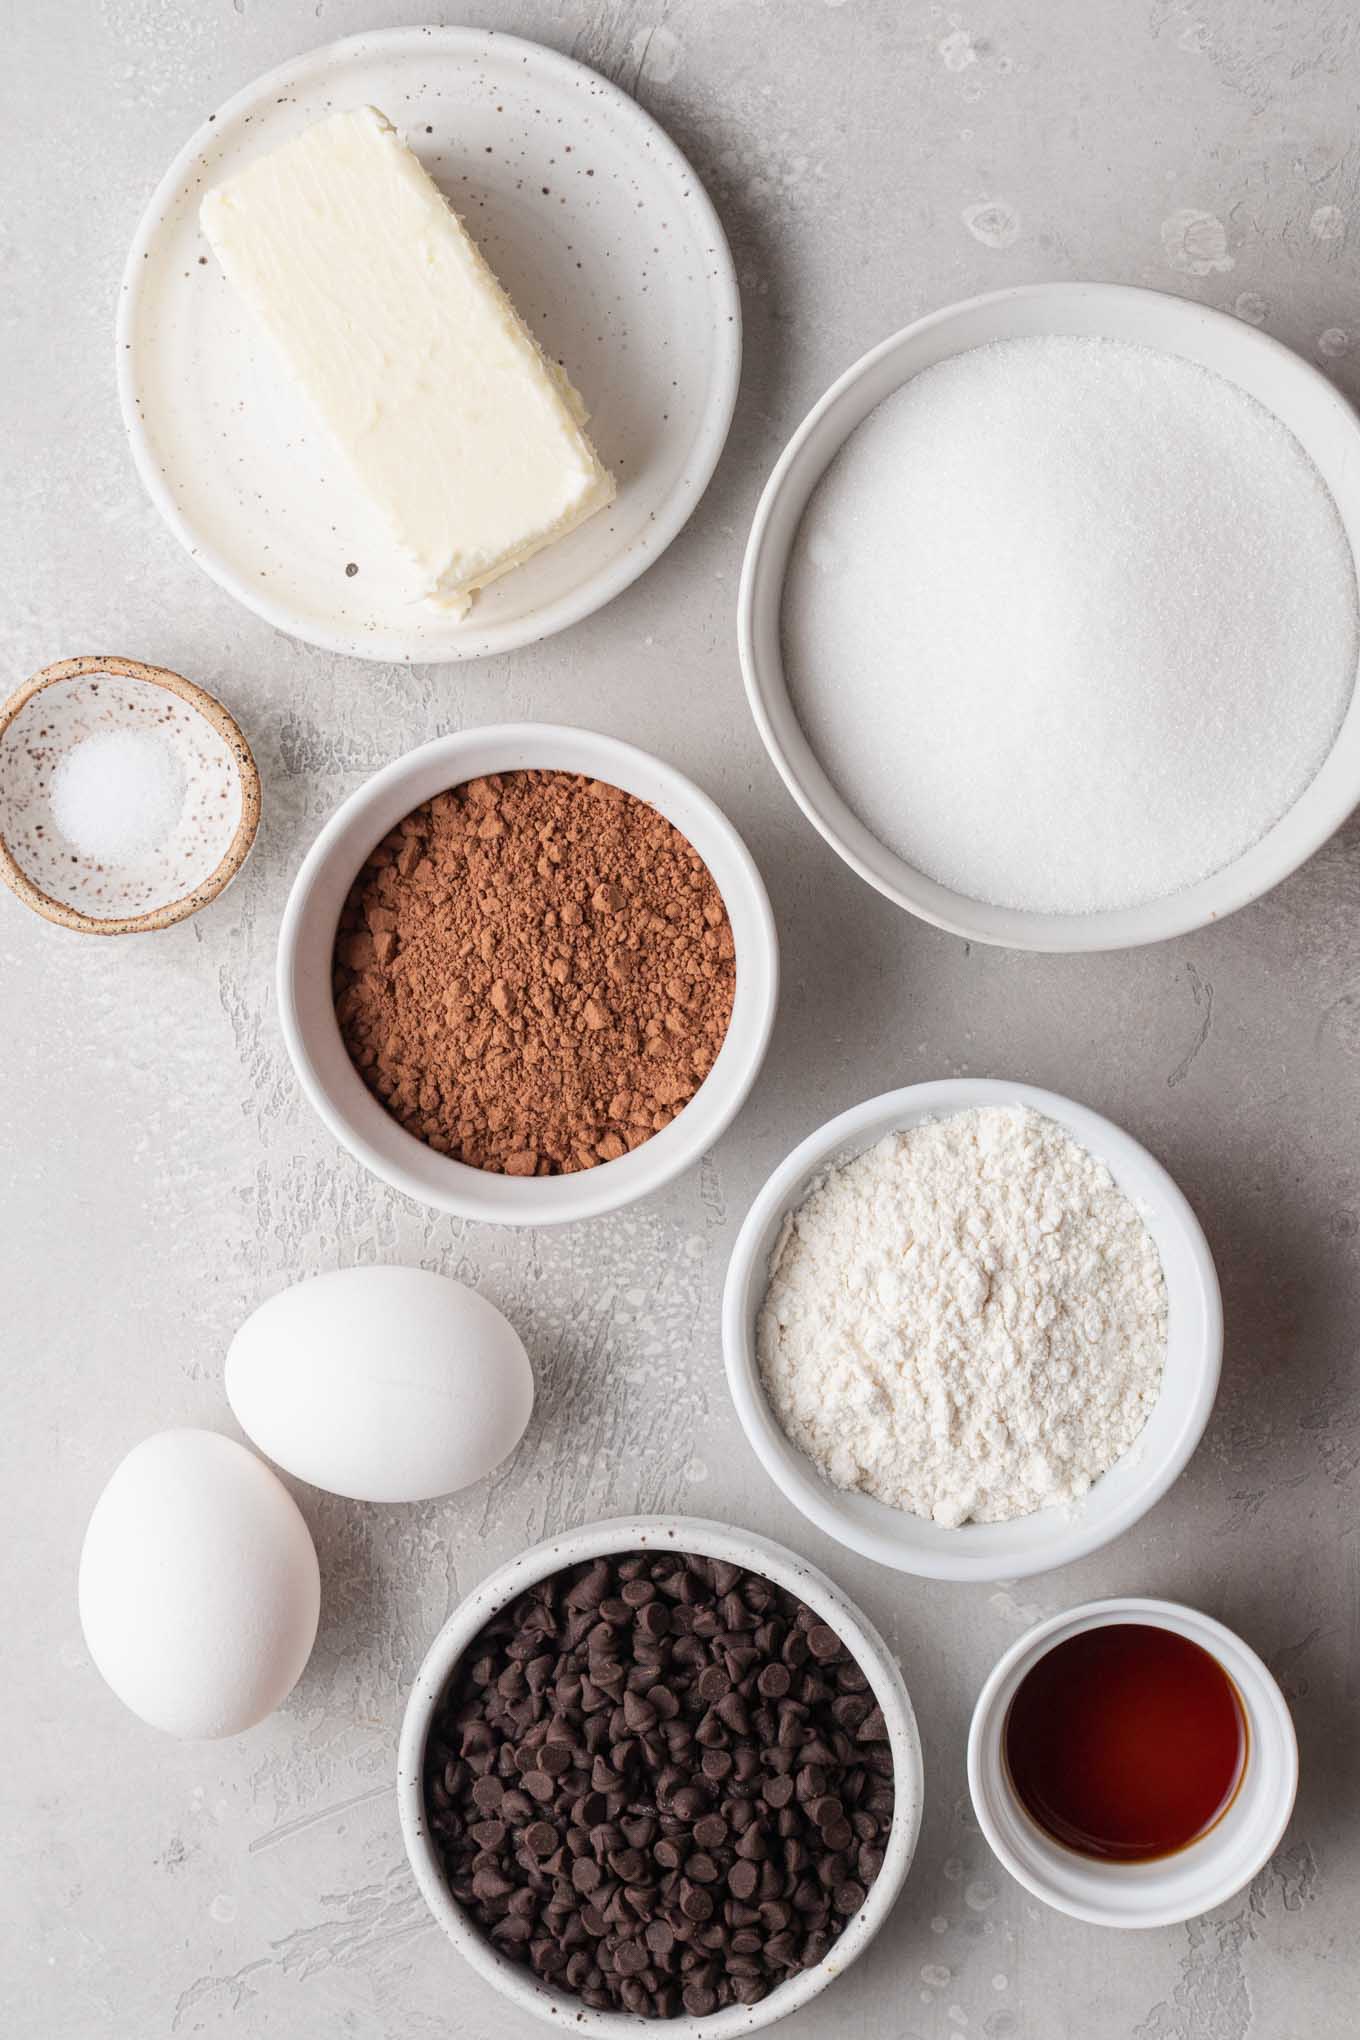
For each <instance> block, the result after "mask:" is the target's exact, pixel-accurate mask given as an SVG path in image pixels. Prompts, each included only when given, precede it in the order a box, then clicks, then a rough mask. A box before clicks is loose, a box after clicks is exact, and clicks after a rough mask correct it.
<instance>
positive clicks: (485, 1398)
mask: <svg viewBox="0 0 1360 2040" xmlns="http://www.w3.org/2000/svg"><path fill="white" fill-rule="evenodd" d="M227 1398H228V1400H229V1402H230V1403H231V1406H232V1408H233V1410H234V1411H235V1412H236V1419H237V1422H238V1423H239V1424H240V1426H241V1429H242V1430H243V1431H244V1432H245V1433H246V1435H247V1436H248V1437H249V1438H252V1439H253V1440H254V1442H255V1443H256V1444H257V1445H258V1446H259V1448H260V1450H261V1451H262V1452H267V1453H268V1454H269V1457H270V1458H271V1459H273V1460H276V1461H277V1462H278V1464H279V1465H280V1466H282V1467H283V1468H285V1470H286V1471H287V1472H289V1473H292V1474H296V1475H297V1477H298V1479H299V1480H307V1481H311V1482H312V1483H313V1485H314V1486H316V1487H320V1488H328V1489H329V1490H330V1492H331V1493H332V1494H336V1495H348V1496H350V1497H351V1499H352V1500H354V1501H360V1502H418V1501H423V1500H425V1499H427V1498H428V1497H430V1496H432V1495H447V1494H451V1493H452V1492H453V1490H454V1489H455V1488H463V1487H468V1486H470V1485H471V1483H472V1482H473V1481H475V1480H480V1479H481V1478H482V1476H483V1475H484V1474H487V1473H490V1472H491V1469H492V1468H493V1467H494V1466H499V1464H500V1462H501V1461H502V1460H503V1459H505V1458H506V1457H507V1456H508V1455H509V1454H510V1453H511V1452H513V1451H514V1449H515V1447H516V1445H518V1443H519V1441H520V1439H521V1438H522V1437H523V1435H524V1427H525V1425H526V1424H527V1423H528V1421H529V1413H530V1411H531V1410H532V1409H533V1406H534V1377H533V1372H532V1370H531V1368H530V1366H529V1358H528V1355H527V1354H526V1352H525V1350H524V1346H523V1344H522V1342H521V1340H520V1338H519V1334H518V1333H517V1332H516V1331H515V1330H514V1328H513V1326H512V1325H510V1324H509V1323H508V1322H507V1321H506V1319H505V1318H504V1317H502V1315H501V1313H500V1312H499V1311H498V1310H497V1309H496V1306H495V1304H494V1303H488V1302H487V1300H486V1298H485V1297H484V1296H478V1294H477V1292H476V1290H475V1289H468V1288H466V1287H465V1286H464V1284H463V1283H461V1282H454V1281H452V1280H451V1279H450V1278H449V1277H448V1276H447V1275H432V1274H429V1273H427V1272H426V1271H425V1270H424V1269H421V1268H346V1269H342V1270H341V1271H340V1272H338V1273H336V1274H333V1275H317V1276H315V1277H314V1278H313V1279H312V1280H311V1281H309V1282H298V1283H296V1284H295V1285H294V1286H293V1288H291V1289H285V1290H283V1291H282V1292H281V1293H280V1294H279V1295H278V1296H273V1297H271V1298H270V1299H269V1301H268V1302H267V1303H262V1304H261V1305H260V1308H259V1309H258V1310H257V1311H256V1312H255V1313H254V1315H253V1316H251V1317H248V1318H247V1319H246V1321H245V1323H244V1324H243V1325H242V1326H241V1329H240V1331H239V1332H237V1334H236V1337H235V1338H234V1339H233V1340H232V1342H231V1350H230V1352H229V1353H228V1354H227Z"/></svg>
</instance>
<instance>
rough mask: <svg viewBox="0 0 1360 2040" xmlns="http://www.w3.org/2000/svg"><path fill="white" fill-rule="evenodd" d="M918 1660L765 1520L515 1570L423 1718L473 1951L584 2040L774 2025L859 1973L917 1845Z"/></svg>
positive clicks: (449, 1643) (663, 1525)
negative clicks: (899, 1659)
mask: <svg viewBox="0 0 1360 2040" xmlns="http://www.w3.org/2000/svg"><path fill="white" fill-rule="evenodd" d="M922 1785H923V1774H922V1763H921V1746H920V1739H919V1737H918V1734H917V1729H916V1720H915V1716H914V1714H913V1712H912V1707H911V1701H910V1700H909V1698H908V1696H907V1690H906V1687H905V1685H904V1683H903V1680H902V1675H901V1672H900V1671H899V1670H898V1667H897V1664H896V1662H895V1660H894V1659H893V1658H892V1656H891V1654H890V1653H889V1651H888V1649H887V1646H886V1645H885V1644H884V1643H883V1641H882V1639H881V1638H880V1637H879V1636H878V1635H877V1634H876V1633H875V1631H874V1630H873V1628H872V1627H871V1625H870V1624H869V1623H868V1622H867V1621H866V1620H865V1618H864V1616H863V1615H861V1614H859V1613H858V1611H857V1610H856V1609H855V1608H854V1607H852V1605H851V1604H850V1603H849V1602H848V1601H847V1600H846V1599H845V1597H844V1596H843V1595H842V1594H841V1593H840V1592H839V1590H838V1589H837V1588H836V1587H835V1586H833V1584H832V1583H831V1581H830V1580H828V1579H827V1578H825V1576H824V1575H823V1574H821V1573H820V1572H818V1571H817V1570H816V1569H815V1568H814V1567H812V1566H810V1565H808V1564H806V1563H805V1562H804V1561H803V1560H801V1559H799V1558H797V1557H796V1556H795V1555H794V1554H793V1553H792V1552H789V1551H786V1550H784V1549H782V1548H781V1547H780V1546H779V1545H777V1544H773V1543H770V1542H769V1541H768V1540H766V1539H765V1538H761V1537H757V1536H754V1535H752V1534H750V1533H748V1532H744V1531H738V1530H734V1529H730V1528H728V1527H726V1526H724V1525H722V1524H718V1523H707V1522H700V1521H697V1520H693V1519H690V1518H685V1517H659V1516H651V1517H642V1518H622V1519H619V1520H617V1521H612V1522H603V1523H595V1524H592V1525H590V1526H589V1527H587V1528H585V1529H582V1530H577V1531H573V1532H570V1533H568V1534H566V1535H564V1536H561V1537H556V1538H552V1539H550V1540H549V1541H547V1542H546V1543H543V1544H540V1545H537V1546H535V1547H534V1549H533V1550H531V1551H527V1552H525V1553H524V1554H523V1555H522V1556H520V1557H518V1558H515V1559H513V1560H511V1561H510V1563H509V1564H507V1565H505V1566H502V1567H501V1568H500V1570H499V1571H497V1572H495V1573H493V1574H492V1575H491V1577H490V1578H489V1579H487V1580H485V1581H484V1582H483V1584H482V1585H481V1586H480V1587H478V1588H477V1589H476V1590H475V1591H474V1592H473V1593H472V1594H471V1595H470V1596H469V1597H468V1599H467V1600H466V1601H464V1602H463V1604H462V1605H461V1606H460V1607H459V1608H458V1609H457V1610H456V1611H455V1613H454V1614H453V1615H452V1616H451V1617H450V1619H449V1621H448V1622H447V1623H446V1624H445V1626H444V1628H443V1629H442V1630H441V1632H440V1634H439V1635H438V1637H437V1638H436V1639H435V1642H434V1644H433V1645H432V1647H431V1649H430V1651H429V1654H428V1656H427V1657H426V1659H425V1662H424V1664H423V1665H422V1667H421V1669H420V1672H419V1674H418V1676H417V1678H416V1682H415V1686H414V1689H413V1691H412V1694H411V1698H410V1700H409V1702H408V1704H407V1709H406V1717H405V1722H404V1725H403V1729H402V1737H401V1750H400V1756H399V1759H398V1786H397V1791H398V1804H399V1809H400V1814H401V1824H402V1832H403V1835H404V1837H405V1842H406V1849H407V1854H408V1856H409V1857H410V1861H411V1867H412V1869H413V1871H414V1872H415V1876H416V1880H417V1882H418V1884H419V1885H420V1889H421V1891H422V1893H423V1895H424V1897H425V1900H426V1903H427V1904H428V1905H429V1908H430V1911H431V1912H432V1913H433V1915H434V1917H435V1919H436V1920H437V1921H438V1923H439V1925H440V1926H441V1927H442V1928H443V1929H444V1932H445V1933H446V1934H447V1935H448V1937H449V1939H450V1940H451V1941H452V1942H453V1944H454V1946H455V1947H456V1948H457V1949H458V1950H459V1952H460V1953H461V1954H462V1955H464V1956H465V1957H466V1958H467V1960H468V1961H469V1962H471V1963H472V1965H473V1967H474V1968H475V1969H477V1970H478V1972H479V1973H480V1974H481V1975H482V1976H483V1977H484V1978H485V1979H486V1980H487V1981H488V1982H489V1983H491V1984H493V1985H494V1986H495V1987H496V1988H497V1989H498V1990H500V1991H501V1992H502V1993H503V1994H504V1995H505V1996H506V1997H507V1998H509V1999H511V2000H512V2001H513V2002H514V2003H516V2004H517V2005H519V2006H520V2007H521V2008H522V2009H524V2010H526V2011H531V2012H534V2013H535V2014H537V2015H538V2016H539V2017H540V2018H544V2019H548V2020H551V2021H552V2022H553V2023H554V2024H556V2025H562V2026H567V2025H569V2026H570V2027H571V2028H572V2030H573V2031H575V2032H579V2033H600V2034H613V2033H616V2032H618V2031H621V2030H622V2029H624V2028H631V2029H633V2030H636V2029H637V2028H638V2027H639V2026H640V2025H641V2024H651V2023H653V2022H659V2023H662V2024H664V2025H665V2026H666V2027H667V2029H668V2030H669V2031H671V2032H676V2033H683V2034H686V2035H688V2034H694V2035H702V2036H703V2040H726V2036H728V2035H735V2034H744V2033H750V2032H753V2031H755V2030H756V2028H758V2027H761V2026H768V2025H772V2024H773V2023H774V2022H775V2020H777V2019H781V2018H783V2017H785V2016H786V2015H787V2014H788V2013H790V2012H793V2011H796V2010H797V2009H798V2008H799V2007H800V2006H801V2005H804V2004H806V2003H807V2002H808V2000H809V1999H811V1998H813V1997H815V1996H816V1995H817V1993H818V1992H819V1991H821V1990H823V1989H825V1987H826V1986H827V1984H829V1983H831V1982H832V1981H833V1980H834V1979H835V1978H836V1977H837V1976H839V1975H840V1974H841V1973H842V1972H843V1971H844V1970H845V1969H846V1968H847V1967H848V1966H849V1964H850V1963H851V1962H853V1961H854V1959H855V1957H856V1956H857V1955H858V1954H860V1953H861V1952H862V1950H863V1949H864V1948H865V1947H866V1946H867V1945H868V1943H869V1941H870V1940H871V1939H872V1938H873V1936H874V1934H875V1933H876V1932H877V1931H878V1929H879V1927H880V1926H881V1925H882V1924H883V1921H884V1919H885V1918H886V1917H887V1914H888V1912H889V1911H890V1909H891V1907H892V1904H893V1902H894V1900H895V1899H896V1897H897V1895H898V1893H899V1892H900V1890H901V1888H902V1884H903V1881H904V1879H905V1877H906V1875H907V1871H908V1869H909V1868H910V1865H911V1860H912V1855H913V1853H914V1851H915V1847H916V1840H917V1835H918V1833H919V1830H920V1823H921V1806H922Z"/></svg>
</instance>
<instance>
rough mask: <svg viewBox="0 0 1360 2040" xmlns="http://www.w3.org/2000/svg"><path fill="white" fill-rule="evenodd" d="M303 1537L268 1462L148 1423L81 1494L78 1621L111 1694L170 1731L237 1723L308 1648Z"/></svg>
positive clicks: (306, 1538) (310, 1606)
mask: <svg viewBox="0 0 1360 2040" xmlns="http://www.w3.org/2000/svg"><path fill="white" fill-rule="evenodd" d="M320 1606H321V1578H320V1574H319V1572H318V1570H317V1563H316V1549H315V1547H314V1545H313V1543H312V1540H311V1535H310V1533H309V1532H308V1529H307V1525H306V1524H305V1523H304V1522H303V1520H302V1517H301V1515H300V1514H299V1512H298V1506H297V1503H296V1502H295V1501H294V1500H293V1497H292V1496H291V1495H290V1494H289V1492H288V1490H287V1488H286V1487H285V1486H284V1485H283V1482H282V1481H281V1480H280V1479H279V1477H278V1475H277V1474H276V1473H273V1472H271V1471H270V1469H269V1467H267V1466H266V1465H265V1464H264V1462H263V1461H262V1460H259V1459H257V1458H256V1457H255V1455H254V1453H253V1452H247V1450H246V1448H245V1446H244V1445H238V1444H237V1443H236V1440H235V1439H234V1438H220V1437H218V1436H217V1435H216V1433H215V1432H212V1431H161V1432H160V1433H158V1435H157V1436H156V1437H154V1438H147V1439H144V1440H143V1442H142V1443H141V1444H140V1445H138V1446H136V1447H134V1449H133V1450H132V1451H131V1452H129V1454H128V1456H127V1458H126V1459H125V1460H124V1461H123V1462H122V1464H121V1465H120V1466H119V1467H118V1468H117V1470H116V1471H115V1473H114V1475H113V1477H112V1479H111V1480H110V1481H109V1484H108V1486H107V1487H106V1488H105V1489H104V1492H103V1494H101V1495H100V1497H99V1500H98V1501H97V1502H96V1503H95V1506H94V1514H93V1515H92V1516H91V1517H90V1522H89V1528H88V1529H87V1530H86V1532H85V1543H84V1545H83V1547H82V1549H81V1554H80V1626H81V1628H82V1629H83V1630H84V1632H85V1641H86V1643H87V1645H88V1646H89V1651H90V1656H91V1657H92V1658H93V1659H94V1661H95V1664H96V1665H97V1666H98V1667H99V1670H100V1671H101V1672H102V1673H103V1675H104V1677H105V1678H106V1679H107V1680H108V1682H109V1684H110V1686H112V1688H113V1690H114V1692H115V1693H116V1694H117V1695H118V1698H119V1699H120V1700H121V1701H122V1702H123V1703H124V1705H125V1706H127V1707H130V1708H131V1709H132V1711H133V1713H134V1714H137V1715H140V1716H141V1718H142V1720H143V1721H146V1722H149V1723H150V1724H151V1726H152V1727H153V1728H163V1729H165V1730H166V1731H167V1732H168V1733H169V1734H170V1735H178V1736H192V1737H199V1736H223V1735H239V1734H240V1732H241V1730H242V1729H245V1728H253V1727H254V1725H255V1723H256V1722H257V1721H263V1720H264V1717H265V1716H266V1715H267V1714H272V1713H273V1711H274V1709H275V1708H276V1707H277V1706H278V1705H279V1704H280V1702H281V1701H283V1700H284V1699H286V1698H287V1696H288V1694H289V1693H290V1692H291V1691H292V1689H293V1687H294V1686H295V1685H296V1683H297V1680H298V1676H299V1674H300V1673H301V1671H302V1668H303V1666H304V1665H305V1664H306V1662H307V1659H308V1657H309V1656H310V1655H311V1649H312V1644H313V1642H314V1641H315V1639H316V1623H317V1615H318V1613H319V1611H320Z"/></svg>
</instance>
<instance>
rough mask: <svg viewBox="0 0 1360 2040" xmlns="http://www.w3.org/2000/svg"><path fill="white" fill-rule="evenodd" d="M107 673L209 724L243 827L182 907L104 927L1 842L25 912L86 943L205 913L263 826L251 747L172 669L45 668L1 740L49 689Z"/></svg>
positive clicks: (1, 871)
mask: <svg viewBox="0 0 1360 2040" xmlns="http://www.w3.org/2000/svg"><path fill="white" fill-rule="evenodd" d="M94 673H107V674H110V675H111V676H113V677H114V678H116V679H122V680H140V681H144V682H146V683H147V684H148V685H150V686H153V687H163V688H165V689H166V690H167V692H168V693H171V694H174V695H177V696H178V697H179V699H180V700H181V701H183V702H185V703H187V704H188V706H189V707H190V708H192V709H196V710H197V711H198V713H199V714H200V715H201V716H202V717H203V719H204V721H205V722H206V723H208V724H209V725H210V727H211V728H212V729H214V730H215V731H216V732H217V734H218V736H219V737H220V738H221V740H222V742H223V743H224V744H225V745H226V747H227V749H228V751H229V752H230V753H231V756H232V759H233V761H234V763H235V767H236V772H237V776H238V778H239V780H240V786H241V819H240V821H239V823H238V824H237V827H236V833H235V835H234V836H233V837H232V840H231V842H230V844H229V845H228V847H227V850H226V853H225V855H224V856H223V857H222V859H221V861H220V862H219V863H218V864H217V865H216V866H215V867H214V869H213V870H212V871H211V872H210V873H209V874H208V876H207V877H206V878H205V879H204V880H203V881H202V882H201V883H200V884H199V885H196V886H194V887H193V888H192V890H191V891H189V892H187V893H184V894H183V895H182V896H181V897H180V898H179V899H175V900H169V901H167V902H166V903H165V904H164V905H162V906H158V907H152V908H149V909H148V910H147V911H146V912H145V913H142V914H130V915H124V916H122V917H120V918H114V919H109V920H101V919H100V918H99V917H98V916H96V915H93V914H85V913H82V912H81V911H80V909H79V908H78V907H72V906H68V905H67V904H66V903H65V902H64V901H61V900H56V899H53V898H52V896H51V894H50V893H46V892H44V891H43V890H42V888H41V887H40V886H38V885H35V884H34V882H33V880H32V879H31V878H30V877H29V876H28V874H27V872H26V871H25V870H24V869H23V866H22V865H21V864H19V862H18V861H17V859H16V858H15V856H14V854H13V852H12V851H11V850H10V847H9V844H8V843H7V842H6V840H5V838H4V836H3V835H0V878H2V879H3V880H4V882H5V884H6V885H7V886H8V887H9V889H10V891H11V892H12V893H14V894H15V895H16V897H17V898H19V899H21V900H22V901H23V903H24V905H25V906H26V907H31V908H32V909H33V912H34V913H35V914H41V915H42V917H43V919H44V920H47V921H55V922H56V923H57V924H58V926H60V927H63V928H72V929H74V930H75V931H76V932H77V933H78V934H81V935H143V934H150V933H152V932H153V931H154V930H156V929H158V928H170V927H173V926H174V924H175V923H176V922H177V921H186V920H188V918H189V916H190V915H191V914H196V913H197V912H198V910H199V908H200V907H206V906H207V905H208V904H209V902H210V901H212V900H215V899H216V898H217V896H218V894H219V893H220V892H223V891H224V890H225V889H226V887H227V886H228V885H230V883H231V881H232V879H233V878H235V876H236V874H237V872H238V871H239V870H240V869H241V866H242V865H243V864H244V863H245V861H246V858H247V856H248V855H249V853H250V847H251V845H252V843H253V842H254V841H255V832H256V830H257V829H258V827H259V825H260V775H259V771H258V769H257V767H256V764H255V759H254V757H253V755H252V753H251V749H250V746H249V744H248V743H247V742H246V740H245V737H244V736H243V735H242V733H241V729H240V726H239V725H238V724H237V722H236V720H235V718H234V717H233V716H232V715H230V714H229V713H228V711H227V710H226V709H225V708H224V707H223V706H222V704H221V702H220V701H218V700H217V699H216V697H215V696H214V695H211V694H209V693H208V691H207V689H206V688H203V687H200V686H199V685H198V684H197V683H196V682H195V681H193V680H186V679H185V678H184V676H183V674H182V673H173V672H171V670H170V668H169V667H168V666H149V665H147V664H146V663H145V662H144V661H143V660H141V659H124V658H119V657H114V656H108V657H104V656H99V655H97V654H93V653H91V654H88V655H86V656H84V657H82V658H78V659H59V660H58V661H57V662H56V664H55V665H52V666H44V667H43V669H42V671H41V672H40V673H35V674H34V675H33V677H32V679H30V680H26V681H25V682H24V684H23V686H22V687H20V688H19V689H18V691H17V692H16V693H14V694H12V695H11V696H10V698H9V700H8V701H7V702H6V703H5V704H4V706H3V708H0V739H2V738H3V737H4V734H5V732H6V730H7V729H8V728H9V726H10V724H11V723H12V722H13V721H14V719H15V717H16V716H18V715H19V714H20V712H21V711H22V710H23V709H24V708H25V707H26V706H27V705H28V703H29V702H30V701H31V700H32V699H33V696H34V695H35V694H38V693H40V692H41V691H42V690H43V688H45V687H52V686H55V685H56V684H57V683H58V682H59V681H63V680H78V679H81V678H82V677H83V676H84V675H86V674H94Z"/></svg>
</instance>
